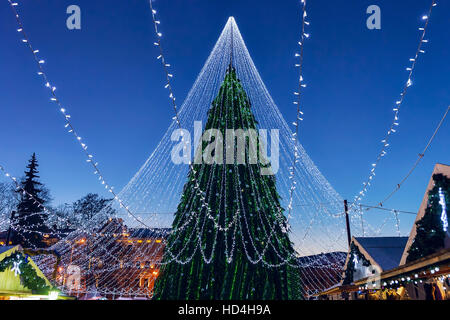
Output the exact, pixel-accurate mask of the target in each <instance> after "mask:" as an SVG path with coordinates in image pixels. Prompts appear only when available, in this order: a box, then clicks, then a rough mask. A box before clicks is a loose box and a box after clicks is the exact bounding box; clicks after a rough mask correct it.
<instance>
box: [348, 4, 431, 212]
mask: <svg viewBox="0 0 450 320" xmlns="http://www.w3.org/2000/svg"><path fill="white" fill-rule="evenodd" d="M436 5H437V3H436V1H435V0H432V1H431V5H430V7H429V9H428V13H427V14H425V15H423V16H422V19H421V20H422V21H424V24H423V26H420V27H419V31H420V38H419V43H418V45H417V49H416V52H415V54H414V57H412V58H410V59H409V62H410V65H409V66H408V67H406V71H408V76H407V79H406V82H405V83H404V85H403V89H402V91H401V93H400V97H399V98H398V100H396V101H395V104H394V107H393V109H392V111H393V112H394V116H393V120H392V122H391V124H390V126H389V129H388V131H387V132H386V134H385V136H384V138H383V140H381V143H382V148H381V150H380V152H379V153H378V156H377V158H376V160H375V162H373V163H372V165H371V169H370V173H369V176H368V178H367V179H366V180H365V181H364V182H363V188H362V189H361V191H359V193H358V194H357V195H356V196H355V197H354V201H353V203H352V205H353V207H354V208H355V209H357V205H356V204H357V203H358V202H360V201H361V200H362V199H363V198H364V197H365V196H366V194H367V191H368V189H369V187H370V185H371V182H372V180H373V179H374V178H375V171H376V168H377V166H378V164H379V163H380V161H381V160H382V159H383V158H384V157H385V156H386V154H387V149H388V147H389V146H390V143H389V141H390V138H391V137H392V135H393V134H394V133H396V132H397V130H398V126H399V125H400V122H399V115H400V109H401V107H402V105H403V101H404V99H405V96H406V93H407V91H408V88H409V87H411V86H412V84H413V81H412V79H413V74H414V71H415V68H416V65H417V61H418V58H419V56H420V55H422V54H424V53H425V50H424V49H423V48H422V47H423V45H424V44H425V43H428V42H429V40H428V39H425V35H426V31H427V27H428V24H429V21H430V17H431V12H432V10H433V8H434V7H435V6H436Z"/></svg>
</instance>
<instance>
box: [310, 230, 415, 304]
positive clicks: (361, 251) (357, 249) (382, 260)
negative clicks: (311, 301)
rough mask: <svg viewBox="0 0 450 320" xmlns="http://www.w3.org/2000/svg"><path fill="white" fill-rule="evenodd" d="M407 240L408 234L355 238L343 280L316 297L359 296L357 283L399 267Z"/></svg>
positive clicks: (340, 297) (349, 297) (348, 297)
mask: <svg viewBox="0 0 450 320" xmlns="http://www.w3.org/2000/svg"><path fill="white" fill-rule="evenodd" d="M407 240H408V238H407V237H353V238H352V241H351V243H350V250H349V252H348V253H347V258H346V261H345V265H344V270H343V279H342V281H341V283H340V284H339V285H336V286H333V287H330V288H328V289H327V290H325V291H322V292H321V293H319V294H317V295H316V296H318V297H319V298H321V299H331V300H348V299H352V300H354V299H358V295H359V293H358V291H360V290H359V288H358V286H355V285H354V282H355V281H357V280H359V279H363V278H368V277H375V276H377V275H379V274H381V272H383V271H384V270H389V269H392V268H394V267H397V266H398V265H399V262H400V259H401V256H402V253H403V250H404V248H405V244H406V242H407Z"/></svg>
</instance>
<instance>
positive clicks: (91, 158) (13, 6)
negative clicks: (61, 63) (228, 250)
mask: <svg viewBox="0 0 450 320" xmlns="http://www.w3.org/2000/svg"><path fill="white" fill-rule="evenodd" d="M8 2H9V4H10V7H11V9H12V11H13V13H14V16H15V17H16V22H17V25H18V26H19V28H18V29H17V32H19V33H20V34H21V35H22V36H23V37H24V39H22V42H23V43H25V44H26V45H27V47H28V49H29V50H30V52H31V53H32V55H33V57H34V60H35V61H36V63H37V68H38V70H39V71H38V75H39V76H41V77H42V80H43V82H44V84H45V87H47V88H49V90H50V96H51V97H50V100H51V101H52V102H54V103H56V105H57V106H58V109H59V111H60V113H61V114H62V116H63V117H64V121H65V126H64V127H65V128H66V129H68V132H69V133H71V134H72V135H73V137H74V138H75V139H76V141H78V143H79V145H80V146H81V148H82V149H83V153H84V154H85V156H86V158H87V162H88V163H90V164H91V165H92V167H93V168H94V174H95V175H98V180H99V181H100V183H101V184H102V185H103V186H104V187H105V189H106V190H107V191H108V192H110V193H111V194H112V195H113V197H114V200H115V201H117V202H118V203H119V205H120V207H121V208H124V209H125V210H126V211H127V213H128V214H129V215H130V216H132V217H134V218H135V219H136V221H139V222H141V221H140V219H139V218H138V217H137V216H135V215H134V214H133V213H132V212H131V211H130V210H129V208H128V206H127V205H125V203H124V202H123V201H122V199H121V198H120V197H119V195H118V194H117V193H116V192H115V191H114V187H112V186H111V185H110V184H108V183H107V182H106V179H105V178H104V176H103V174H102V172H101V171H100V167H99V165H98V162H96V161H95V160H94V156H93V154H92V153H90V152H88V151H87V149H88V146H87V145H86V143H84V142H82V140H83V139H82V137H81V136H80V135H79V134H78V132H77V131H76V130H75V127H74V125H73V123H72V121H71V120H70V118H71V115H70V114H69V113H68V111H67V108H66V107H63V105H62V102H61V100H60V99H59V98H58V96H57V95H56V87H54V86H52V85H51V84H50V80H49V77H48V76H47V74H46V72H45V70H44V68H43V66H42V65H43V64H44V63H45V60H44V59H41V58H39V57H38V55H37V54H38V53H39V50H36V49H34V48H33V46H32V45H31V43H30V40H29V38H28V36H27V34H26V32H25V29H24V26H23V23H22V21H21V19H20V16H19V14H18V12H17V9H16V6H18V3H17V2H12V1H11V0H8ZM141 223H142V222H141ZM144 225H145V224H144ZM147 227H148V226H147Z"/></svg>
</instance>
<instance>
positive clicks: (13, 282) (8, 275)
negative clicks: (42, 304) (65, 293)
mask: <svg viewBox="0 0 450 320" xmlns="http://www.w3.org/2000/svg"><path fill="white" fill-rule="evenodd" d="M60 298H61V297H60V296H59V291H58V290H57V289H56V288H54V287H53V286H52V284H51V283H50V281H49V280H48V279H47V278H46V277H45V275H44V274H43V273H42V271H41V270H40V269H39V268H38V266H37V265H36V264H35V263H34V261H33V260H32V259H31V258H30V257H29V255H28V254H27V253H25V252H24V250H23V248H22V247H21V246H20V245H16V246H2V247H0V300H21V299H26V300H55V299H60Z"/></svg>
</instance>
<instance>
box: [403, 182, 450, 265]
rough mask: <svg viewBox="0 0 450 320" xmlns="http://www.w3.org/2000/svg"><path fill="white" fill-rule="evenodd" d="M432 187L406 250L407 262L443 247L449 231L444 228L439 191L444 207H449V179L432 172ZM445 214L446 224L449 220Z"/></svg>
mask: <svg viewBox="0 0 450 320" xmlns="http://www.w3.org/2000/svg"><path fill="white" fill-rule="evenodd" d="M433 180H434V187H433V189H431V190H430V191H429V192H428V205H427V208H426V209H425V214H424V215H423V218H422V219H420V220H419V221H417V222H416V230H417V234H416V237H415V238H414V241H413V243H412V245H411V247H410V248H409V250H408V257H407V259H406V261H407V262H411V261H414V260H417V259H420V258H422V257H425V256H427V255H430V254H433V253H435V252H436V251H438V250H439V249H442V248H444V246H445V239H446V237H447V238H448V236H449V231H445V230H444V225H443V221H442V220H441V219H442V204H441V203H440V196H439V191H440V192H441V193H442V195H443V196H444V201H445V203H446V208H450V196H449V194H450V179H449V178H447V177H446V176H444V175H443V174H440V173H439V174H434V175H433ZM448 219H449V216H448V215H447V224H448V222H449V220H448Z"/></svg>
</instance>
